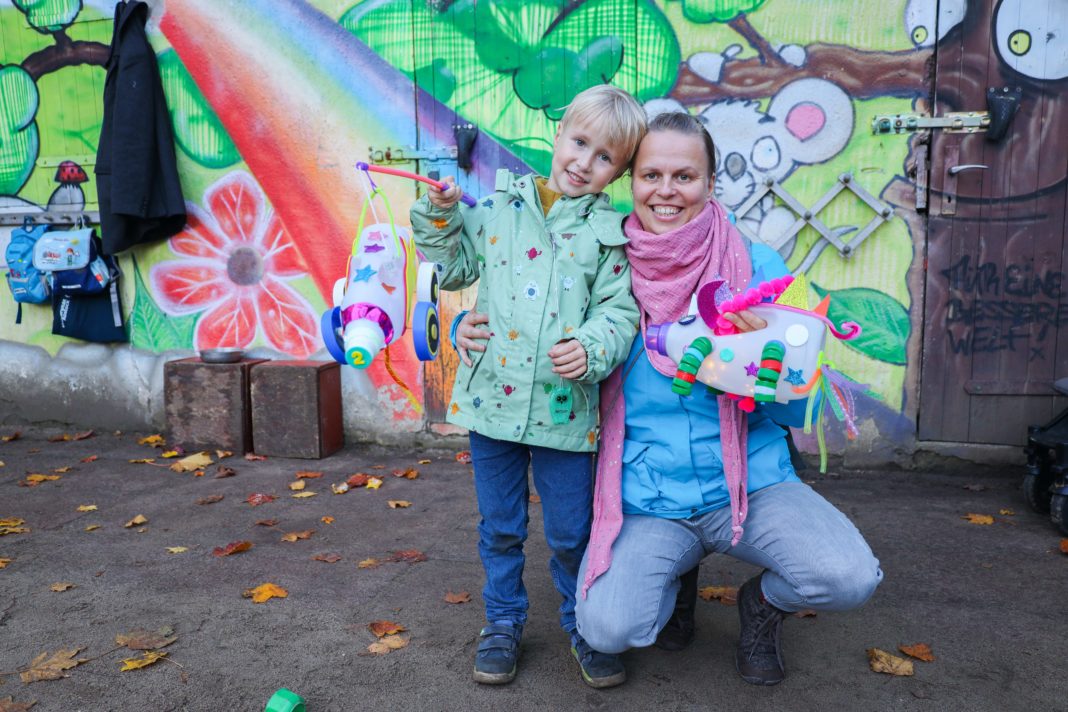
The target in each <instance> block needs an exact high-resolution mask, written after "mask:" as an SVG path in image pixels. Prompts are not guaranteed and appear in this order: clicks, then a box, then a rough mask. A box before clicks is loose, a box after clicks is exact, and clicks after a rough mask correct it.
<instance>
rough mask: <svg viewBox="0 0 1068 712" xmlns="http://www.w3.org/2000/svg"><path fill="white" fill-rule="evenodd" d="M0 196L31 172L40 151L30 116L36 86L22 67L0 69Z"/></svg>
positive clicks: (19, 184) (11, 192)
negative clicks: (1, 98) (0, 99)
mask: <svg viewBox="0 0 1068 712" xmlns="http://www.w3.org/2000/svg"><path fill="white" fill-rule="evenodd" d="M0 97H3V100H2V101H0V195H15V194H16V193H18V192H19V190H20V189H21V188H22V186H23V185H24V184H25V183H26V179H27V178H29V177H30V173H32V172H33V166H34V162H35V161H36V160H37V153H38V151H39V150H40V145H41V142H40V137H39V135H38V133H37V124H36V123H34V117H35V116H36V115H37V107H38V103H39V101H40V97H39V96H38V93H37V84H35V83H34V81H33V78H32V77H30V75H29V74H28V73H27V72H26V70H24V69H23V68H22V67H17V66H15V65H8V66H6V67H3V68H0Z"/></svg>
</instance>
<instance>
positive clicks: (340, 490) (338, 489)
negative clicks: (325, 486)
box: [330, 482, 349, 494]
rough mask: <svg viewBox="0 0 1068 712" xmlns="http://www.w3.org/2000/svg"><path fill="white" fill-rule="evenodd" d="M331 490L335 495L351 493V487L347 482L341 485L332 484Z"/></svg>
mask: <svg viewBox="0 0 1068 712" xmlns="http://www.w3.org/2000/svg"><path fill="white" fill-rule="evenodd" d="M330 489H331V490H333V491H334V494H345V493H346V492H348V491H349V485H348V483H347V482H342V483H341V484H331V485H330Z"/></svg>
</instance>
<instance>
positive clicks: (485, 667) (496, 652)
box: [472, 621, 523, 685]
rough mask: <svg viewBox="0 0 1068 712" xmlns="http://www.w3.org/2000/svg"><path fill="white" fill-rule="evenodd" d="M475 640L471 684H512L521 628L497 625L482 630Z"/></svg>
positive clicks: (500, 623) (504, 622)
mask: <svg viewBox="0 0 1068 712" xmlns="http://www.w3.org/2000/svg"><path fill="white" fill-rule="evenodd" d="M478 636H479V642H478V652H476V653H475V672H474V674H473V675H472V677H473V678H474V680H475V682H481V683H482V684H483V685H503V684H505V683H508V682H511V681H512V680H514V679H515V671H516V663H517V662H518V660H519V639H520V638H522V637H523V627H522V626H517V625H515V624H513V623H510V622H509V621H497V622H496V623H491V624H489V625H487V626H486V627H485V628H483V629H482V631H481V632H480V633H479V634H478Z"/></svg>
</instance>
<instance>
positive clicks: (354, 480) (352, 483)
mask: <svg viewBox="0 0 1068 712" xmlns="http://www.w3.org/2000/svg"><path fill="white" fill-rule="evenodd" d="M369 479H371V476H370V475H365V474H364V473H362V472H357V473H356V474H355V475H351V476H350V477H349V478H348V479H347V480H345V483H346V484H348V486H349V487H363V486H364V485H366V484H367V480H369Z"/></svg>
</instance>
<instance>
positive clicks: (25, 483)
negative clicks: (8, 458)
mask: <svg viewBox="0 0 1068 712" xmlns="http://www.w3.org/2000/svg"><path fill="white" fill-rule="evenodd" d="M59 479H62V478H61V477H60V476H59V475H42V474H41V473H39V472H34V473H31V474H29V475H26V479H24V480H22V481H21V482H19V486H20V487H36V486H37V485H39V484H41V483H42V482H54V481H56V480H59Z"/></svg>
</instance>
